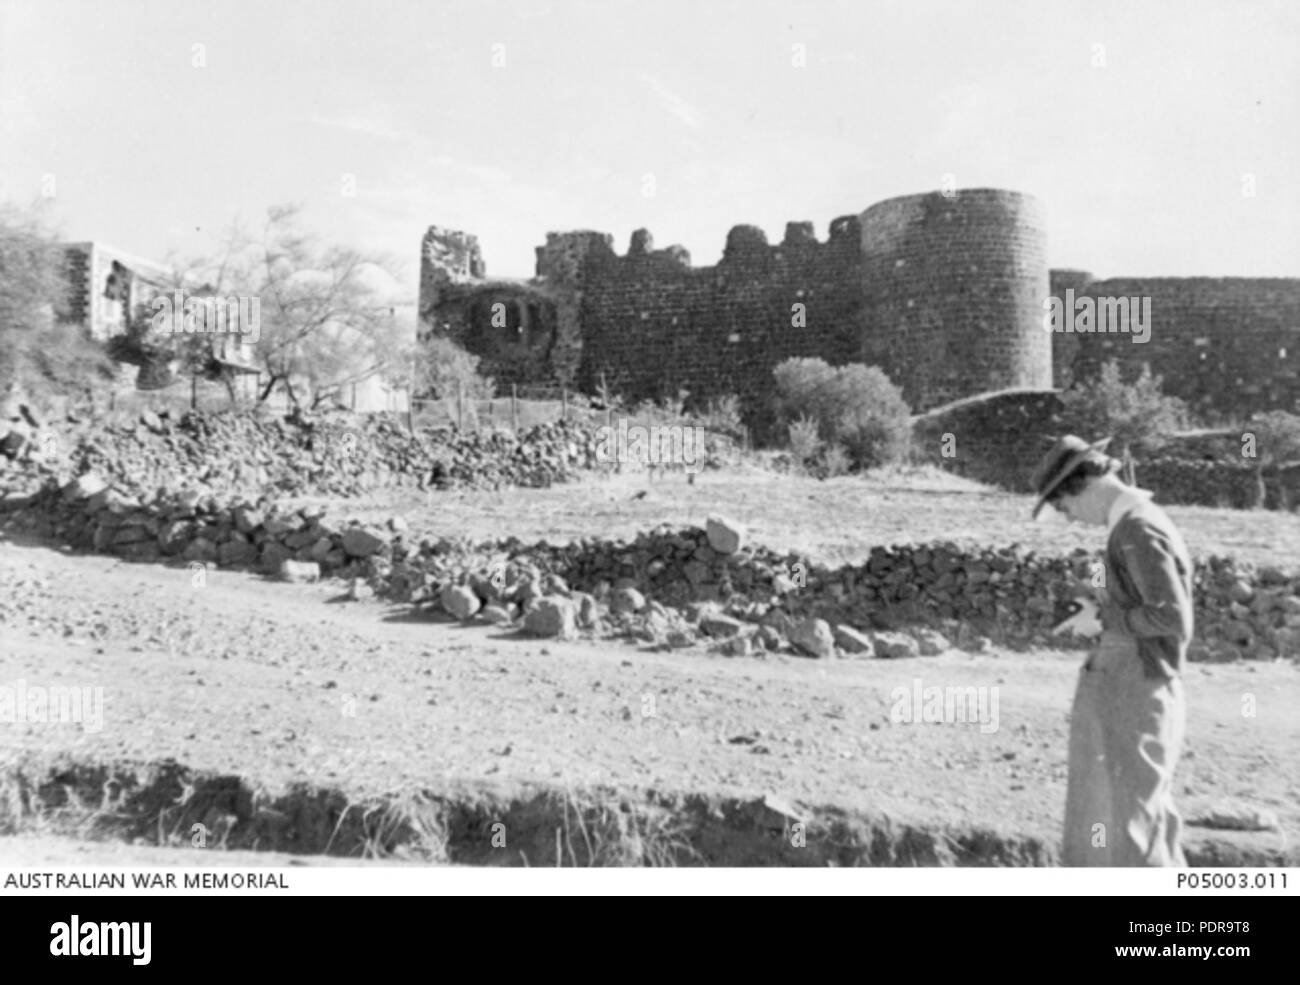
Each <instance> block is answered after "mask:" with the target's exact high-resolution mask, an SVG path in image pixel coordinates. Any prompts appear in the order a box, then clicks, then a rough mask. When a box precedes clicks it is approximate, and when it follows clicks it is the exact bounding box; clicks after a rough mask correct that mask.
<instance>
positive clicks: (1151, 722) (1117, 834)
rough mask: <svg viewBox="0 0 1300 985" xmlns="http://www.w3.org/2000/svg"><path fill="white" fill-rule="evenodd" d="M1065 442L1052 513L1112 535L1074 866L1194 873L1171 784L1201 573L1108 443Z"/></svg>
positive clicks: (1076, 772)
mask: <svg viewBox="0 0 1300 985" xmlns="http://www.w3.org/2000/svg"><path fill="white" fill-rule="evenodd" d="M1109 440H1110V439H1109V438H1108V439H1106V440H1104V441H1099V442H1096V443H1095V444H1091V445H1090V444H1088V443H1087V442H1086V441H1084V440H1082V439H1081V438H1078V437H1076V436H1074V435H1067V436H1066V437H1064V438H1061V439H1060V440H1058V441H1057V442H1056V443H1055V444H1054V445H1053V446H1052V449H1051V450H1050V451H1049V452H1048V453H1047V455H1046V456H1045V457H1044V458H1043V460H1042V462H1041V463H1040V464H1039V467H1038V470H1037V472H1036V473H1035V475H1034V488H1035V489H1036V490H1037V492H1038V502H1037V503H1036V504H1035V506H1034V513H1033V515H1034V516H1035V517H1037V516H1038V512H1039V510H1041V509H1042V508H1043V506H1044V505H1046V504H1048V503H1050V504H1051V505H1052V506H1054V507H1055V508H1056V509H1057V510H1059V511H1060V512H1062V513H1064V514H1065V515H1066V516H1067V517H1069V518H1070V520H1072V521H1075V522H1079V523H1087V524H1093V525H1096V526H1102V527H1106V528H1107V530H1108V537H1107V542H1106V553H1105V560H1106V568H1105V576H1106V580H1105V587H1104V588H1103V589H1102V592H1101V597H1100V599H1099V601H1100V609H1101V612H1100V615H1101V624H1102V627H1103V629H1102V635H1101V639H1100V642H1099V644H1098V645H1097V647H1096V649H1095V650H1094V651H1093V652H1092V654H1091V655H1090V656H1089V657H1088V659H1087V661H1086V662H1085V663H1084V665H1083V668H1082V670H1081V671H1080V672H1079V681H1078V687H1077V689H1076V691H1075V697H1074V705H1073V709H1072V711H1071V719H1070V747H1069V764H1070V766H1069V779H1068V784H1067V791H1066V804H1065V839H1064V853H1063V862H1064V864H1065V865H1090V866H1095V865H1115V866H1166V865H1185V864H1186V862H1185V860H1184V858H1183V851H1182V847H1181V845H1180V843H1179V839H1180V835H1181V830H1182V819H1181V818H1180V817H1179V815H1178V811H1177V810H1176V809H1175V807H1174V803H1173V774H1174V768H1175V766H1176V765H1177V763H1178V755H1179V751H1180V749H1181V747H1182V743H1183V730H1184V720H1185V713H1186V709H1185V703H1184V697H1183V683H1182V679H1181V672H1182V668H1183V663H1184V661H1185V659H1186V656H1187V645H1188V643H1189V642H1190V641H1191V638H1192V628H1193V626H1192V563H1191V560H1190V559H1189V557H1188V554H1187V548H1186V546H1185V545H1184V543H1183V539H1182V536H1181V535H1180V534H1179V532H1178V530H1177V529H1176V528H1175V527H1174V525H1173V523H1172V521H1171V520H1170V519H1169V517H1168V516H1167V515H1166V514H1165V512H1164V510H1162V509H1160V507H1158V506H1156V505H1155V504H1154V503H1153V502H1152V501H1151V494H1150V493H1149V492H1148V491H1146V490H1144V489H1138V488H1136V487H1134V486H1131V485H1128V484H1127V483H1125V482H1123V481H1122V480H1121V479H1120V477H1119V475H1118V474H1117V473H1118V471H1119V469H1120V462H1119V461H1117V460H1116V459H1113V458H1110V457H1108V456H1107V455H1106V454H1104V449H1105V447H1106V445H1107V444H1108V442H1109Z"/></svg>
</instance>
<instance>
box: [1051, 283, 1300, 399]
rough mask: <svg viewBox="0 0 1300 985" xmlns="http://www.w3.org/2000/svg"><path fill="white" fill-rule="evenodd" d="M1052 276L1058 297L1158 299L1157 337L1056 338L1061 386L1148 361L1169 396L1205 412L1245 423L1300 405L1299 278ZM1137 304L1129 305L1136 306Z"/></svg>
mask: <svg viewBox="0 0 1300 985" xmlns="http://www.w3.org/2000/svg"><path fill="white" fill-rule="evenodd" d="M1077 273H1078V272H1061V271H1053V272H1052V294H1053V295H1054V296H1057V297H1061V298H1065V296H1066V293H1065V292H1066V290H1067V288H1073V289H1074V290H1075V297H1076V301H1077V300H1078V299H1079V298H1080V297H1091V298H1093V299H1094V301H1096V300H1097V299H1110V298H1130V299H1134V298H1136V299H1142V298H1150V299H1151V324H1150V337H1149V339H1148V341H1146V342H1137V341H1136V338H1137V336H1136V335H1135V334H1133V333H1132V332H1131V331H1130V333H1128V334H1125V333H1120V332H1107V333H1104V334H1103V333H1100V332H1097V333H1091V334H1078V333H1069V332H1064V333H1062V332H1057V333H1053V335H1052V341H1053V363H1054V372H1055V375H1056V378H1057V385H1058V386H1062V385H1068V383H1069V382H1071V381H1073V380H1076V379H1081V378H1087V377H1088V376H1090V375H1092V374H1094V373H1095V372H1096V371H1097V369H1098V367H1099V366H1100V365H1101V364H1102V363H1103V362H1106V361H1107V360H1109V359H1117V360H1119V362H1120V363H1121V365H1125V366H1130V367H1133V368H1136V367H1138V366H1140V365H1141V364H1142V363H1146V364H1147V365H1149V366H1150V367H1151V371H1152V372H1153V373H1156V374H1158V375H1160V376H1162V377H1164V390H1165V392H1166V393H1170V394H1173V395H1174V396H1178V397H1182V398H1183V399H1185V400H1187V401H1188V402H1189V403H1191V404H1192V405H1193V406H1194V407H1196V408H1198V409H1200V410H1217V411H1220V412H1223V413H1228V414H1234V415H1239V416H1245V415H1247V414H1250V413H1253V412H1255V411H1263V410H1270V409H1281V410H1289V411H1294V410H1297V409H1298V405H1297V401H1298V400H1300V280H1293V279H1287V278H1247V277H1217V278H1216V277H1179V278H1174V277H1151V278H1112V279H1108V280H1088V281H1087V282H1086V284H1085V285H1081V284H1080V283H1079V279H1078V277H1077V276H1058V274H1077ZM1131 304H1132V302H1131V301H1130V305H1131Z"/></svg>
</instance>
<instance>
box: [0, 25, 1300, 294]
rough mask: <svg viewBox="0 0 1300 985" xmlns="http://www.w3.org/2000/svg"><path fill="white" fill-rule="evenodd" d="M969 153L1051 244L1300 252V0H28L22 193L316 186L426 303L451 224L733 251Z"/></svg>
mask: <svg viewBox="0 0 1300 985" xmlns="http://www.w3.org/2000/svg"><path fill="white" fill-rule="evenodd" d="M946 176H951V178H947V179H946ZM945 180H951V181H953V182H955V185H956V187H957V188H977V187H998V188H1007V189H1012V190H1016V191H1021V192H1026V193H1029V194H1032V195H1035V196H1038V197H1039V198H1041V199H1042V201H1043V203H1044V205H1045V208H1046V211H1047V223H1048V226H1047V235H1048V261H1049V264H1050V265H1051V266H1053V267H1076V268H1082V269H1086V270H1090V271H1092V272H1093V273H1094V274H1095V275H1096V276H1098V277H1106V276H1244V277H1277V276H1289V277H1295V276H1300V4H1297V3H1295V2H1293V0H1278V2H1258V0H1222V2H1210V0H1121V2H1118V3H1111V2H1097V0H1024V2H1009V0H977V2H968V3H961V2H956V0H948V2H935V0H904V2H897V3H895V2H882V0H849V2H844V3H836V2H829V0H822V2H794V0H779V2H763V0H754V2H745V3H730V2H719V0H644V2H618V0H602V2H579V0H551V2H547V0H517V2H503V3H490V2H481V0H479V2H464V3H461V2H443V0H434V2H428V0H426V2H390V3H385V2H382V0H311V2H293V0H289V2H280V0H253V2H235V0H205V2H195V0H139V2H135V0H113V2H105V0H87V2H64V0H0V199H3V200H9V201H13V202H18V203H26V202H29V201H31V200H33V199H42V196H43V199H42V200H43V201H44V202H45V204H46V205H47V206H48V208H49V209H50V211H51V213H52V218H53V219H54V220H55V222H56V223H57V226H58V228H59V231H60V233H61V234H62V235H63V237H64V238H65V239H68V240H89V239H95V240H102V241H104V242H107V243H110V244H112V245H114V246H117V247H119V248H121V249H124V250H127V251H129V252H131V253H135V254H138V255H141V256H145V257H151V258H157V259H165V258H166V257H168V256H169V255H173V254H176V253H179V254H190V255H192V254H195V253H202V252H204V251H209V252H210V251H212V250H215V249H216V248H217V247H218V246H219V244H220V234H221V232H222V230H224V229H226V228H228V227H229V225H230V223H231V222H232V220H235V219H240V220H241V221H243V222H244V223H246V224H248V225H253V226H255V225H256V224H257V223H258V222H259V221H260V220H261V219H262V218H263V217H264V216H265V212H266V209H267V208H268V207H269V206H271V205H275V204H280V203H286V202H299V203H302V205H303V206H304V207H305V215H306V217H307V221H308V223H309V225H310V227H311V228H312V230H314V231H315V232H317V233H319V234H320V235H321V236H322V237H324V238H325V239H327V240H330V241H336V242H340V243H346V244H349V245H353V246H356V247H359V248H362V249H364V250H367V251H374V252H380V253H383V254H385V255H387V256H389V257H390V258H392V262H393V264H394V267H395V271H396V272H397V274H398V286H397V288H396V291H397V293H398V294H410V298H409V299H410V300H411V301H414V291H415V290H416V285H417V284H418V275H419V246H420V240H421V237H422V236H423V234H424V231H425V230H426V229H427V228H428V226H429V225H431V224H437V225H440V226H444V227H450V228H453V229H461V230H464V231H467V232H470V233H474V234H475V235H477V236H478V237H479V242H480V246H481V248H482V251H483V256H484V260H485V261H486V265H487V272H488V274H489V275H490V276H500V277H529V276H531V275H532V274H533V272H534V262H535V256H534V248H535V247H536V246H538V245H540V244H541V243H542V242H544V240H545V236H546V233H547V232H548V231H562V230H571V229H595V230H600V231H602V232H608V233H611V234H612V235H613V236H614V245H615V249H616V250H618V252H620V253H623V252H626V250H627V243H628V239H629V237H630V235H631V232H632V230H634V229H636V228H639V227H646V228H648V229H649V230H650V231H651V233H652V234H653V236H654V241H655V246H656V247H659V248H662V247H665V246H668V245H670V244H672V243H680V244H682V245H683V246H685V247H686V248H687V249H688V250H689V251H690V252H691V255H692V259H693V262H694V263H695V264H696V265H705V264H712V263H715V262H717V260H718V258H719V256H720V255H721V252H722V247H723V244H724V242H725V239H726V234H727V231H728V230H729V229H730V228H731V227H732V226H734V225H737V224H740V223H749V224H754V225H757V226H760V227H761V228H763V229H764V230H765V231H766V233H767V235H768V238H769V240H770V241H773V242H776V241H779V240H780V238H781V237H782V235H783V232H784V228H785V223H786V222H787V221H792V220H811V221H812V222H813V223H814V224H815V229H816V234H817V236H818V238H820V239H823V240H824V239H825V238H826V237H827V227H828V225H829V223H830V221H831V220H832V219H833V218H835V217H836V216H840V215H846V214H850V213H857V212H861V211H863V210H864V209H866V208H867V207H868V206H870V205H872V204H874V203H876V202H879V201H881V200H883V199H886V198H890V197H892V196H896V195H906V194H914V193H918V192H925V191H932V190H937V189H939V188H940V187H941V186H942V184H943V183H944V181H945Z"/></svg>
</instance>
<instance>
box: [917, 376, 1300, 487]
mask: <svg viewBox="0 0 1300 985" xmlns="http://www.w3.org/2000/svg"><path fill="white" fill-rule="evenodd" d="M1063 410H1064V406H1063V404H1062V403H1061V400H1060V397H1059V396H1058V395H1057V394H1055V393H1052V392H1039V393H1005V394H991V395H989V396H988V397H987V398H982V399H977V400H970V401H964V402H962V403H961V404H959V405H956V406H954V407H953V408H951V409H948V410H943V411H938V412H935V413H933V414H930V415H927V416H926V417H924V418H921V419H919V420H917V422H916V424H915V426H914V429H913V439H914V447H915V449H916V451H917V453H918V454H919V455H920V456H921V458H922V459H923V460H924V461H926V462H928V463H931V464H933V465H937V466H939V467H940V468H944V469H947V470H949V471H951V472H954V473H956V474H958V475H962V476H965V477H967V478H970V479H974V480H975V481H977V482H985V483H988V484H990V485H995V486H1000V487H1001V488H1003V489H1009V490H1011V491H1013V492H1031V491H1032V489H1031V481H1030V480H1031V477H1032V475H1033V472H1034V469H1035V467H1036V466H1037V464H1038V462H1039V460H1040V459H1041V458H1042V456H1043V455H1044V454H1046V452H1047V450H1048V449H1049V448H1051V446H1052V442H1053V441H1055V439H1056V438H1057V437H1059V436H1060V435H1061V434H1064V433H1065V432H1067V431H1068V430H1069V428H1068V427H1067V426H1066V425H1065V424H1063V423H1062V421H1061V415H1062V413H1063ZM1085 437H1088V438H1093V437H1099V436H1094V435H1086V436H1085ZM1239 448H1240V446H1239V445H1238V444H1236V443H1234V442H1233V441H1232V440H1229V441H1228V442H1226V443H1225V442H1224V441H1223V439H1221V438H1220V439H1217V440H1216V441H1214V442H1205V441H1199V442H1198V441H1186V442H1180V443H1175V444H1173V445H1171V446H1169V448H1168V449H1167V451H1166V453H1164V454H1162V455H1160V456H1158V457H1154V458H1141V457H1139V458H1137V460H1136V461H1135V468H1136V470H1137V481H1138V485H1139V486H1141V487H1142V488H1144V489H1150V490H1152V491H1153V492H1154V493H1155V496H1156V500H1157V501H1158V502H1161V503H1173V504H1179V505H1184V506H1210V507H1221V508H1230V509H1252V508H1256V507H1257V506H1258V505H1259V485H1260V478H1259V476H1257V474H1256V469H1255V468H1254V466H1253V465H1251V464H1248V463H1247V462H1245V461H1244V460H1243V459H1241V458H1240V457H1236V458H1233V457H1231V455H1232V453H1233V449H1236V450H1237V451H1239ZM1112 451H1113V452H1115V453H1118V451H1119V449H1117V448H1116V449H1112ZM1211 451H1212V454H1213V456H1214V457H1213V458H1207V457H1205V456H1206V454H1207V453H1211ZM1263 482H1264V489H1265V495H1264V501H1263V504H1262V505H1263V507H1264V508H1265V509H1274V510H1291V509H1294V508H1295V507H1296V506H1297V505H1300V466H1290V467H1288V468H1284V469H1277V468H1266V469H1265V470H1264V473H1263Z"/></svg>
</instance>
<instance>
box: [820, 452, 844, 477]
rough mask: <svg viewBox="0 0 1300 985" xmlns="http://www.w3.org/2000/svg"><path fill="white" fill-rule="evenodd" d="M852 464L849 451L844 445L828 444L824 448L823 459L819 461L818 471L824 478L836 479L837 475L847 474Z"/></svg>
mask: <svg viewBox="0 0 1300 985" xmlns="http://www.w3.org/2000/svg"><path fill="white" fill-rule="evenodd" d="M852 464H853V463H852V462H851V461H850V460H849V454H848V452H846V451H845V450H844V449H843V448H842V447H840V446H839V445H827V446H826V447H825V448H823V449H822V454H821V461H820V462H818V473H819V474H820V475H821V477H822V478H823V479H834V478H835V477H836V476H840V475H845V474H847V473H848V471H849V467H850V466H851V465H852Z"/></svg>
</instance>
